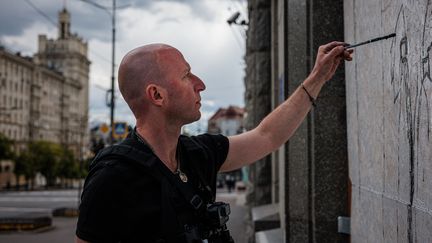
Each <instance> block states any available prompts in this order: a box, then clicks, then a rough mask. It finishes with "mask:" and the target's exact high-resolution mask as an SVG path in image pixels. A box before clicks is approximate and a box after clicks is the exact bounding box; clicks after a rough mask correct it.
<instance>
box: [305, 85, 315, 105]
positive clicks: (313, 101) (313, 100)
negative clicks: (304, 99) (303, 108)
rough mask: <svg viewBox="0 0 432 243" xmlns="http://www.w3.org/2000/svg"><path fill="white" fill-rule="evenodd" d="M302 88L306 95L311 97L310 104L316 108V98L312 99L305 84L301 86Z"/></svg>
mask: <svg viewBox="0 0 432 243" xmlns="http://www.w3.org/2000/svg"><path fill="white" fill-rule="evenodd" d="M301 87H302V88H303V90H304V91H305V92H306V94H307V95H308V96H309V100H310V102H311V103H312V105H313V106H314V107H315V106H316V104H315V100H316V99H315V98H314V97H312V95H310V94H309V92H308V91H307V89H306V88H305V86H304V85H303V83H302V84H301Z"/></svg>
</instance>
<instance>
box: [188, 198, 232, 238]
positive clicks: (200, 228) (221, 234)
mask: <svg viewBox="0 0 432 243" xmlns="http://www.w3.org/2000/svg"><path fill="white" fill-rule="evenodd" d="M230 213H231V209H230V205H229V204H227V203H224V202H214V203H210V204H207V207H206V209H205V210H204V212H202V215H201V216H202V224H200V225H195V226H187V225H186V226H185V235H186V239H187V242H188V243H204V242H205V243H234V240H233V239H232V237H231V235H230V232H229V230H228V228H227V226H226V222H228V219H229V215H230Z"/></svg>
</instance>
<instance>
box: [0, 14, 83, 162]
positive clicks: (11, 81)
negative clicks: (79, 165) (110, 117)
mask: <svg viewBox="0 0 432 243" xmlns="http://www.w3.org/2000/svg"><path fill="white" fill-rule="evenodd" d="M58 33H59V36H58V38H57V39H47V37H46V35H39V40H38V41H39V43H38V51H37V53H36V54H35V55H34V57H33V58H31V57H23V56H21V55H20V54H19V53H11V52H9V51H8V50H6V49H5V48H3V47H2V48H0V87H1V88H0V97H1V98H0V101H1V103H0V109H1V110H0V112H1V113H0V114H1V115H0V132H1V133H3V134H5V135H6V136H7V137H8V138H10V139H12V140H14V141H15V149H16V150H17V151H20V150H22V149H24V148H25V146H26V144H27V143H28V142H29V141H37V140H46V141H51V142H55V143H60V144H62V145H64V146H67V147H68V148H69V149H71V150H72V151H73V152H74V154H75V156H76V157H77V158H78V157H79V156H81V155H83V153H86V151H85V150H86V148H87V147H88V146H87V145H88V138H89V135H88V131H87V130H88V129H87V120H88V100H89V98H88V96H89V87H88V86H89V65H90V61H89V60H88V58H87V43H86V42H85V41H83V40H82V39H81V38H80V37H78V36H77V35H76V34H71V33H70V14H69V12H68V11H67V10H66V9H63V10H62V11H60V13H59V25H58Z"/></svg>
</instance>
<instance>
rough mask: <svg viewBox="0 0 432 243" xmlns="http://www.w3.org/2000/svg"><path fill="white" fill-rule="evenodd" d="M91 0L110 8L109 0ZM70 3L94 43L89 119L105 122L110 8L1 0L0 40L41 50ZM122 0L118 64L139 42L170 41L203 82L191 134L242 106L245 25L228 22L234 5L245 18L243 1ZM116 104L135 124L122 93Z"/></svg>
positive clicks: (57, 0)
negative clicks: (40, 40)
mask: <svg viewBox="0 0 432 243" xmlns="http://www.w3.org/2000/svg"><path fill="white" fill-rule="evenodd" d="M93 2H95V3H97V4H99V5H102V6H106V7H107V8H108V10H111V8H112V0H93ZM65 5H66V7H67V9H68V10H69V12H70V14H71V31H72V32H73V33H77V34H78V35H79V36H81V37H82V38H83V39H84V40H86V41H87V42H88V46H89V53H88V55H89V59H90V61H91V62H92V64H91V67H90V122H92V123H94V122H98V121H106V122H108V121H109V108H108V107H106V105H105V91H104V89H109V88H110V85H111V84H110V82H111V81H110V80H111V37H112V35H111V28H112V25H111V16H110V13H108V12H107V11H104V10H102V9H99V8H96V7H94V6H93V5H91V4H88V3H85V2H84V1H82V0H13V1H12V0H3V1H0V42H1V45H4V46H5V47H6V48H8V49H10V50H12V51H15V52H17V51H20V52H21V53H22V54H24V55H29V56H32V55H33V54H34V53H35V52H36V51H37V36H38V34H46V35H47V36H48V38H57V33H58V30H57V26H56V24H57V21H58V12H59V11H60V10H61V9H62V8H63V6H65ZM117 5H118V6H119V7H122V8H121V9H118V10H117V12H116V30H117V35H116V58H115V59H116V64H118V63H120V60H121V58H122V57H123V56H124V55H125V54H126V53H127V52H128V51H129V50H131V49H133V48H135V47H137V46H140V45H143V44H148V43H155V42H161V43H167V44H170V45H172V46H175V47H177V48H178V49H179V50H180V51H181V52H182V53H183V54H184V56H185V58H186V60H187V61H188V62H189V63H190V65H191V66H192V71H193V72H194V73H195V74H196V75H198V76H199V77H200V78H201V79H202V80H203V81H204V82H205V83H206V86H207V89H206V90H205V91H204V92H203V93H202V99H203V100H202V108H201V112H202V119H201V120H200V121H199V122H197V123H194V124H191V125H189V126H188V127H187V129H188V130H189V131H190V132H192V133H195V132H197V130H199V131H201V132H202V131H203V130H204V129H205V128H206V123H207V119H208V118H209V117H210V116H211V115H212V114H213V113H214V112H215V111H216V110H217V109H218V108H219V107H226V106H228V105H237V106H244V101H243V93H244V85H243V77H244V68H245V64H244V60H243V55H244V52H245V43H244V35H245V29H244V27H241V26H235V25H232V26H229V25H228V24H227V22H226V20H227V19H228V18H229V17H230V16H231V15H232V14H234V13H235V12H237V11H239V12H240V13H241V15H240V18H239V20H243V19H246V18H247V6H246V1H245V0H165V1H162V0H122V1H117ZM116 76H117V70H116ZM117 90H118V89H117ZM116 105H117V107H116V108H117V109H116V113H115V116H116V120H124V121H128V122H130V123H132V124H134V119H133V116H132V113H131V112H130V111H129V108H128V107H127V105H126V104H125V103H124V101H123V99H122V98H121V95H120V94H119V95H118V99H117V102H116Z"/></svg>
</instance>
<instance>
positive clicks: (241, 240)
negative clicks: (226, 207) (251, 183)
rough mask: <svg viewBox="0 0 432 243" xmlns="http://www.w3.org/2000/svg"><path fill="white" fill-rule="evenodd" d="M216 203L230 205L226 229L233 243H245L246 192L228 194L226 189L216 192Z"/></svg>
mask: <svg viewBox="0 0 432 243" xmlns="http://www.w3.org/2000/svg"><path fill="white" fill-rule="evenodd" d="M216 201H222V202H226V203H229V204H230V207H231V215H230V219H229V221H228V223H227V226H228V229H229V230H230V233H231V235H232V237H233V239H234V241H235V243H246V242H247V234H246V231H247V224H246V222H247V218H248V208H247V207H246V206H245V203H246V191H242V192H231V193H228V191H227V190H226V189H222V190H218V191H217V194H216Z"/></svg>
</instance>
